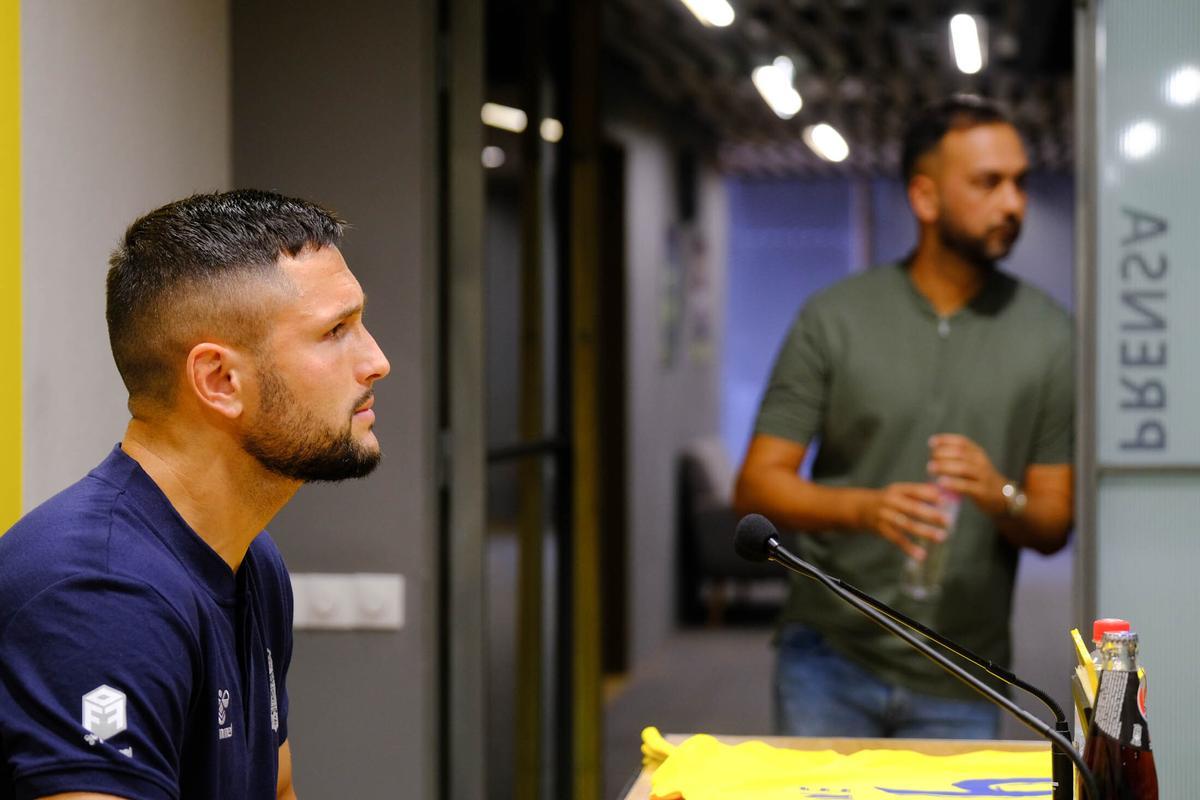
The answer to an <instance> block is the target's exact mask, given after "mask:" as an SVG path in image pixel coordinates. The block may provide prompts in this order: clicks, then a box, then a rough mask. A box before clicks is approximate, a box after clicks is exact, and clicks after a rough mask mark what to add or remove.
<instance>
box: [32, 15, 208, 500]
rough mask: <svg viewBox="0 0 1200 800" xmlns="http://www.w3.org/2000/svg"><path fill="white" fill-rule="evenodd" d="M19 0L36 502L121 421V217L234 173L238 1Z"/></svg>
mask: <svg viewBox="0 0 1200 800" xmlns="http://www.w3.org/2000/svg"><path fill="white" fill-rule="evenodd" d="M20 11H21V97H22V100H21V148H22V154H21V155H22V158H21V169H22V173H23V177H22V197H21V204H22V211H23V213H22V229H21V236H22V240H23V241H22V245H23V247H22V250H23V254H22V270H21V272H22V276H21V283H22V291H21V294H22V304H23V307H24V314H23V319H22V323H23V338H22V359H23V365H24V380H23V382H22V393H23V404H24V412H23V427H24V432H23V433H24V435H23V440H24V487H23V492H22V500H23V504H24V507H25V508H26V509H28V508H30V507H32V506H34V505H36V504H37V503H40V502H41V501H42V500H44V499H46V498H47V497H49V496H50V495H51V494H53V493H55V492H57V491H58V490H60V489H62V488H63V487H65V486H67V485H68V484H70V483H72V482H74V481H75V480H77V479H79V477H81V476H82V475H83V473H85V472H86V471H87V470H89V469H91V468H92V467H93V466H95V465H96V464H97V463H98V462H99V461H100V459H102V458H103V457H104V456H105V454H106V453H107V452H108V451H109V449H111V448H112V446H113V445H114V444H115V443H116V442H117V441H118V440H119V439H120V438H121V435H122V434H123V432H124V429H125V422H126V421H127V419H128V414H127V412H126V410H125V397H126V396H125V389H124V387H123V386H122V385H121V381H120V378H119V377H118V375H117V371H116V368H115V367H114V366H113V362H112V356H111V354H110V352H109V349H108V338H107V335H106V332H105V324H104V275H105V271H106V270H107V263H106V262H107V259H108V255H109V252H110V251H111V250H112V249H113V247H114V246H115V245H116V243H117V240H118V238H119V237H120V235H121V234H122V233H123V232H124V229H125V226H127V225H128V224H129V223H130V222H132V221H133V220H134V218H135V217H137V216H138V215H139V214H142V213H144V212H146V211H149V210H150V209H151V208H154V207H156V206H158V205H161V204H162V203H164V202H167V201H169V200H172V199H175V198H178V197H181V196H184V195H187V194H190V193H192V192H197V191H211V190H214V189H224V188H228V186H229V183H230V154H229V135H230V109H229V58H228V56H229V45H228V37H229V9H228V7H227V4H226V3H223V2H212V0H180V1H179V2H171V3H162V2H157V0H90V1H89V2H86V3H81V2H77V1H76V0H24V2H22V3H21V9H20Z"/></svg>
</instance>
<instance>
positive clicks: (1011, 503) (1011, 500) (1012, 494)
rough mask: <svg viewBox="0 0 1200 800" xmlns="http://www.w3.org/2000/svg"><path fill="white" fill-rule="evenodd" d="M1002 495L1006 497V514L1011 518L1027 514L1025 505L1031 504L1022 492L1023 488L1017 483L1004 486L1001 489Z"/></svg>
mask: <svg viewBox="0 0 1200 800" xmlns="http://www.w3.org/2000/svg"><path fill="white" fill-rule="evenodd" d="M1000 494H1002V495H1004V513H1005V514H1007V515H1008V516H1010V517H1019V516H1021V515H1022V514H1023V513H1025V504H1026V503H1028V502H1029V498H1027V497H1026V496H1025V492H1023V491H1021V487H1020V486H1018V485H1017V482H1016V481H1008V482H1007V483H1005V484H1004V486H1002V487H1000Z"/></svg>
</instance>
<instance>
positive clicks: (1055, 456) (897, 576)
mask: <svg viewBox="0 0 1200 800" xmlns="http://www.w3.org/2000/svg"><path fill="white" fill-rule="evenodd" d="M1073 371H1074V367H1073V357H1072V325H1071V320H1070V318H1069V316H1068V315H1067V313H1066V312H1065V311H1064V310H1063V309H1062V308H1061V307H1059V306H1058V305H1057V304H1056V303H1055V302H1054V301H1053V300H1051V299H1050V298H1049V297H1048V296H1047V295H1045V294H1044V293H1043V292H1041V291H1040V290H1038V289H1035V288H1033V287H1032V286H1030V285H1028V284H1025V283H1022V282H1020V281H1018V280H1016V279H1015V278H1013V277H1011V276H1009V275H1006V274H1004V273H1002V272H998V271H997V272H992V273H990V274H989V276H988V278H987V280H986V282H985V285H984V287H983V289H982V290H981V291H980V293H979V294H978V295H977V296H976V297H975V298H974V299H973V300H972V302H971V303H970V304H969V305H968V306H966V307H965V308H963V309H961V310H959V311H958V312H956V313H955V314H953V315H951V316H949V317H946V318H940V317H939V316H938V315H937V313H936V312H935V311H934V309H933V307H932V306H931V305H930V303H929V301H928V300H927V299H926V298H925V297H924V296H923V295H922V294H920V292H918V291H917V289H916V287H915V286H914V285H913V284H912V281H911V280H910V279H909V276H908V271H907V268H906V267H905V266H904V265H900V264H893V265H888V266H881V267H876V268H874V269H871V270H868V271H866V272H864V273H861V274H858V275H855V276H853V277H850V278H848V279H846V280H843V281H841V282H839V283H837V284H835V285H833V286H832V287H830V288H828V289H826V290H824V291H822V292H820V293H819V294H817V295H815V296H813V297H812V298H811V299H810V300H809V301H808V303H807V304H806V305H805V306H804V308H803V309H802V310H801V312H800V314H799V316H798V318H797V319H796V322H795V323H794V325H793V326H792V329H791V331H790V333H789V334H788V337H787V339H786V340H785V342H784V344H783V347H782V349H781V351H780V353H779V355H778V357H777V360H776V362H775V367H774V370H773V372H772V375H771V379H770V383H769V384H768V387H767V391H766V393H765V395H764V397H763V401H762V406H761V408H760V410H759V414H758V420H757V423H756V426H755V432H756V433H760V434H767V435H770V436H777V437H782V438H785V439H790V440H792V441H795V442H800V443H805V444H809V445H810V446H815V447H817V448H818V452H817V455H816V460H815V461H814V463H813V469H812V479H813V480H814V481H815V482H817V483H820V484H824V485H827V486H853V487H870V488H879V487H883V486H886V485H888V484H890V483H895V482H898V481H925V480H929V477H928V473H927V471H926V465H927V463H928V461H929V445H928V440H929V437H930V436H932V435H933V434H935V433H958V434H962V435H964V436H966V437H968V438H970V439H972V440H973V441H975V442H976V443H978V444H979V445H980V446H982V447H983V449H984V450H985V451H986V452H987V454H988V456H989V457H990V458H991V460H992V463H993V464H994V465H995V467H996V469H997V470H999V471H1000V472H1001V473H1002V474H1004V475H1005V476H1008V477H1012V478H1015V479H1018V480H1019V479H1020V478H1021V477H1022V476H1023V474H1024V472H1025V468H1026V467H1027V466H1028V465H1030V464H1064V463H1069V462H1070V461H1071V460H1072V447H1073V413H1074V385H1073ZM796 545H797V547H798V552H799V554H800V556H801V557H802V558H805V559H807V560H810V561H812V562H813V563H815V564H817V565H818V566H820V567H821V568H822V569H824V570H826V571H827V572H829V574H831V575H833V576H835V577H838V578H841V579H843V580H845V581H847V582H848V583H851V584H853V585H854V586H856V587H858V588H859V589H862V590H863V591H866V592H868V593H870V594H872V595H874V596H876V597H878V598H879V599H881V600H883V601H884V602H885V603H888V604H889V605H891V606H893V607H895V608H897V609H898V610H900V611H901V612H903V613H905V614H907V615H909V616H911V617H913V618H915V619H917V620H918V621H920V622H923V623H925V624H926V625H929V626H930V627H932V628H934V629H935V630H937V631H939V632H941V633H942V634H944V635H946V636H949V637H950V638H951V639H954V640H955V641H957V642H959V643H961V644H963V645H965V646H966V647H968V648H970V649H971V650H973V651H975V652H976V653H978V654H979V655H982V656H984V657H985V658H989V659H991V660H993V661H995V662H997V663H999V664H1006V665H1007V664H1009V663H1011V659H1010V656H1011V644H1010V641H1009V630H1008V628H1009V614H1010V611H1011V607H1012V589H1013V580H1014V578H1015V575H1016V567H1017V550H1016V549H1015V548H1014V547H1012V546H1011V545H1009V544H1008V543H1007V542H1006V541H1005V540H1004V539H1003V538H1002V537H1001V536H1000V535H999V533H998V532H997V531H996V528H995V526H994V524H993V523H992V521H991V520H990V519H989V518H988V517H987V516H986V515H985V514H983V513H982V512H981V511H980V510H979V509H978V508H976V507H975V505H974V504H973V503H971V502H970V501H969V500H964V502H963V505H962V510H961V512H960V514H959V519H958V524H957V526H956V528H955V529H954V531H953V534H952V536H951V537H950V539H949V540H948V544H947V547H948V552H947V556H946V558H947V560H946V577H945V581H944V583H943V590H942V594H941V598H940V599H939V600H936V601H925V602H918V601H915V600H912V599H910V598H908V597H907V596H906V595H904V594H903V593H901V592H900V590H899V585H900V582H901V579H902V568H903V564H904V559H905V556H904V554H903V553H901V551H900V550H899V549H897V548H896V547H895V546H894V545H892V544H890V543H888V542H887V541H885V540H884V539H883V538H881V537H880V536H878V535H876V534H874V533H871V532H868V531H844V530H842V531H829V532H818V533H806V534H799V535H797V541H796ZM783 620H784V621H785V622H791V621H795V622H800V623H803V624H806V625H809V626H811V627H814V628H816V629H818V630H820V631H822V632H823V633H824V634H825V635H826V637H827V639H828V640H829V643H830V644H831V645H832V646H833V647H834V648H835V649H836V650H838V651H840V652H841V653H843V654H844V655H845V656H847V657H848V658H850V659H851V660H853V661H856V662H858V663H860V664H862V665H863V666H865V667H867V668H869V669H871V670H872V671H874V672H875V673H876V674H878V675H879V676H880V677H881V678H883V679H884V680H888V681H891V682H893V683H895V684H898V685H901V686H905V687H908V688H910V689H912V690H915V691H919V692H925V693H929V694H935V695H942V696H947V697H974V696H975V695H974V694H973V693H972V692H971V690H970V689H968V688H967V687H965V686H963V685H962V684H960V683H959V682H958V681H956V680H955V679H954V678H952V677H950V676H949V675H947V674H946V673H944V672H943V671H942V670H941V669H940V668H939V667H938V666H936V665H935V664H933V663H931V662H929V661H927V660H926V659H925V658H924V657H922V656H921V655H920V654H918V653H917V652H916V651H914V650H912V649H911V648H910V647H909V646H908V645H907V644H905V643H904V642H903V641H901V640H899V639H896V638H895V637H892V636H891V635H889V634H888V633H886V632H885V631H884V630H883V629H882V628H879V627H878V626H877V625H876V624H875V623H873V622H871V621H870V620H868V619H867V618H866V617H864V616H862V615H861V614H860V613H859V612H858V611H855V610H854V609H853V608H851V607H850V606H848V605H846V604H845V603H844V602H842V601H841V600H839V599H838V598H837V597H836V596H834V595H833V594H832V593H830V592H829V591H828V590H826V589H825V588H824V587H823V586H821V585H820V584H818V583H816V582H815V581H812V580H808V579H805V578H801V577H798V576H793V581H792V589H791V595H790V597H789V600H788V603H787V605H786V607H785V610H784V616H783ZM1060 644H1061V643H1060V642H1047V643H1046V646H1047V647H1058V646H1060Z"/></svg>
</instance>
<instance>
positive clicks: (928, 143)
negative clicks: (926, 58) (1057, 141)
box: [900, 94, 1015, 186]
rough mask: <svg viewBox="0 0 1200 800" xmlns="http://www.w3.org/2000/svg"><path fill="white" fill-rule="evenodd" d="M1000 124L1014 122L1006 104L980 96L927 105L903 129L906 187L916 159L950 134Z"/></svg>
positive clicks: (961, 96)
mask: <svg viewBox="0 0 1200 800" xmlns="http://www.w3.org/2000/svg"><path fill="white" fill-rule="evenodd" d="M997 123H999V124H1004V125H1013V121H1012V118H1011V117H1010V116H1009V115H1008V112H1007V111H1005V110H1004V107H1003V106H1001V105H1000V104H999V103H997V102H995V101H993V100H987V99H985V98H982V97H979V96H978V95H973V94H956V95H951V96H950V97H947V98H946V99H944V100H939V101H937V102H934V103H931V104H929V105H927V106H925V107H924V108H923V109H921V110H920V111H919V112H917V115H916V116H915V117H913V118H912V120H911V121H910V122H909V123H908V128H907V129H906V130H905V132H904V147H903V150H902V151H901V156H900V177H901V178H903V179H904V185H905V186H907V185H908V184H909V182H910V181H911V180H912V179H913V175H915V174H916V172H917V162H918V161H920V160H921V158H922V156H924V155H926V154H927V153H930V152H933V150H935V149H937V146H938V144H939V143H940V142H941V141H942V137H943V136H945V135H946V134H947V133H949V132H950V131H952V130H955V131H956V130H964V129H966V128H974V127H975V126H976V125H994V124H997ZM1014 127H1015V126H1014Z"/></svg>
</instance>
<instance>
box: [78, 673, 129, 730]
mask: <svg viewBox="0 0 1200 800" xmlns="http://www.w3.org/2000/svg"><path fill="white" fill-rule="evenodd" d="M82 724H83V727H84V729H86V730H87V732H88V734H89V735H88V736H86V737H84V738H86V739H87V743H88V744H92V745H94V744H95V743H96V742H103V741H104V740H105V739H111V738H112V737H113V736H116V735H117V734H118V733H120V732H121V731H123V730H125V727H126V716H125V693H124V692H122V691H120V690H118V689H114V688H112V687H111V686H105V685H103V684H101V685H100V686H97V687H96V688H95V689H92V690H91V691H90V692H88V693H87V694H85V695H84V696H83V720H82Z"/></svg>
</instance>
